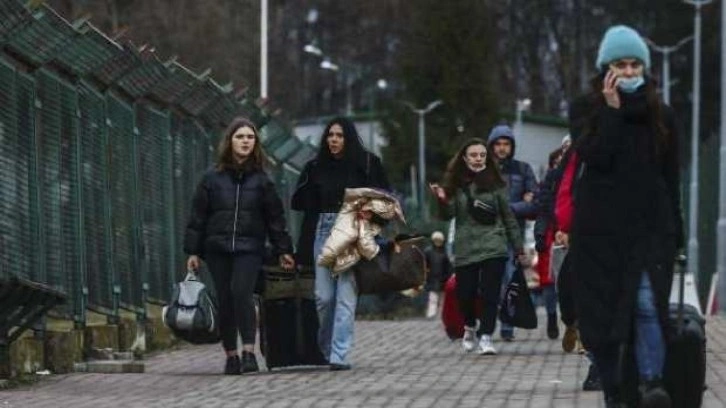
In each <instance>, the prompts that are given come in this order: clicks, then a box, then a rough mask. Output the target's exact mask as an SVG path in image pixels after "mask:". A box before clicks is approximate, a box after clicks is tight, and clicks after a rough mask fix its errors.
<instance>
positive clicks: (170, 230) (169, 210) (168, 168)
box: [163, 112, 181, 300]
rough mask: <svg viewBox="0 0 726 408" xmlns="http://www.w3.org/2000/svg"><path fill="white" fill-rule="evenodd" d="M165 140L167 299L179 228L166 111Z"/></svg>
mask: <svg viewBox="0 0 726 408" xmlns="http://www.w3.org/2000/svg"><path fill="white" fill-rule="evenodd" d="M164 123H165V125H164V133H163V137H164V141H165V142H166V143H165V145H164V149H163V151H164V167H163V168H164V171H165V176H164V177H163V180H164V192H165V194H164V196H165V198H166V200H165V204H166V205H164V207H165V208H164V210H165V219H166V227H167V231H166V235H167V245H168V251H169V254H168V259H167V268H166V269H167V273H166V275H165V276H167V282H166V285H165V286H166V288H165V289H166V290H165V291H164V292H165V293H166V299H164V300H168V299H170V298H171V289H172V286H173V284H174V280H175V275H176V273H175V271H176V268H177V265H176V252H177V249H176V234H177V230H176V228H175V226H174V206H175V203H174V200H173V197H174V184H173V183H174V161H173V157H172V153H173V148H174V143H173V141H172V136H171V114H169V113H168V112H166V119H165V120H164ZM180 204H181V203H176V205H180Z"/></svg>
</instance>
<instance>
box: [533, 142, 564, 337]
mask: <svg viewBox="0 0 726 408" xmlns="http://www.w3.org/2000/svg"><path fill="white" fill-rule="evenodd" d="M563 154H564V148H563V147H560V148H558V149H557V150H555V151H553V152H552V153H550V155H549V161H548V168H547V173H546V175H545V178H544V180H543V182H542V184H541V185H540V187H539V188H538V189H537V194H536V196H535V200H534V201H535V206H536V208H537V213H538V215H537V220H536V222H535V227H534V235H535V249H536V251H537V265H536V269H537V274H538V275H539V287H538V288H537V289H536V290H533V291H532V296H533V303H534V304H535V305H537V304H538V303H540V302H539V300H540V299H541V300H542V301H543V303H544V306H545V309H546V311H547V337H548V338H550V339H551V340H555V339H557V338H559V336H560V330H559V326H558V324H557V291H556V290H555V280H554V276H552V271H550V250H551V249H552V243H553V241H554V231H553V227H554V225H553V224H554V223H553V222H552V217H551V216H550V214H549V213H548V210H547V209H546V207H549V205H548V204H549V203H545V202H544V201H545V199H546V198H545V197H547V198H550V197H551V194H550V192H551V190H552V188H553V183H554V178H555V174H556V171H557V169H558V167H559V163H560V161H561V160H562V155H563Z"/></svg>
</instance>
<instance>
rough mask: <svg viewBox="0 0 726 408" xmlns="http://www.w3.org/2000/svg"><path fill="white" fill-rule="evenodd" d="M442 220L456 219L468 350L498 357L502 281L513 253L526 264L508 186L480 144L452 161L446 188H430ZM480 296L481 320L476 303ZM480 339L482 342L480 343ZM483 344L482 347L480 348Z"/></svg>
mask: <svg viewBox="0 0 726 408" xmlns="http://www.w3.org/2000/svg"><path fill="white" fill-rule="evenodd" d="M429 187H430V189H431V193H432V194H433V195H434V197H436V203H437V205H438V209H439V217H440V218H442V219H444V220H449V219H452V218H454V219H455V220H456V232H455V238H454V239H455V242H456V245H455V247H454V253H455V255H456V258H455V259H456V263H455V270H454V272H455V273H456V280H457V285H456V295H457V298H458V301H459V309H460V310H461V313H462V315H463V316H464V324H465V327H464V337H463V338H462V347H463V349H464V351H467V352H469V351H473V350H474V349H475V348H477V352H478V353H479V354H483V355H491V354H496V353H497V350H496V348H495V347H494V343H493V340H492V334H493V333H494V328H495V326H496V318H497V313H498V310H499V299H500V297H501V296H500V290H501V285H502V283H501V282H502V277H503V276H504V273H505V270H506V264H507V260H508V259H509V255H508V248H509V247H511V248H513V249H514V252H515V254H516V255H517V259H518V261H520V262H522V261H524V250H523V247H522V234H521V232H520V231H519V226H518V225H517V221H516V219H515V218H514V215H513V214H512V210H511V208H510V204H509V198H508V196H509V194H508V193H507V189H506V184H505V182H504V180H503V179H502V176H501V175H500V174H499V168H498V167H497V165H496V163H495V162H494V160H493V158H492V156H491V155H489V154H488V152H487V147H486V144H485V142H484V141H483V140H481V139H471V140H469V141H468V142H466V143H465V144H464V145H463V146H462V147H461V148H460V149H459V151H458V152H457V153H456V155H455V156H454V157H453V158H452V159H451V161H449V164H448V166H447V167H446V171H445V173H444V181H443V184H442V185H439V184H431V185H430V186H429ZM477 297H481V299H482V304H483V311H482V315H481V316H477V315H476V312H475V300H476V298H477ZM477 338H478V339H477ZM477 343H478V344H477Z"/></svg>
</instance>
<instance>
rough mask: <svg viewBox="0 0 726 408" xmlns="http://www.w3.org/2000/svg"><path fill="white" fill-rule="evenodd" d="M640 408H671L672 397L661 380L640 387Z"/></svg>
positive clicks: (648, 382)
mask: <svg viewBox="0 0 726 408" xmlns="http://www.w3.org/2000/svg"><path fill="white" fill-rule="evenodd" d="M640 408H671V397H670V396H669V395H668V391H666V390H665V387H663V382H662V381H661V380H660V379H655V380H652V381H646V382H644V383H642V384H641V385H640Z"/></svg>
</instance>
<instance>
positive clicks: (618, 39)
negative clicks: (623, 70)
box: [595, 25, 650, 70]
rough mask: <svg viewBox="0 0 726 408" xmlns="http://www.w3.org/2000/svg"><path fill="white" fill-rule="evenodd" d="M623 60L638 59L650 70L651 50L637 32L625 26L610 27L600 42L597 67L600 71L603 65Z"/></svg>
mask: <svg viewBox="0 0 726 408" xmlns="http://www.w3.org/2000/svg"><path fill="white" fill-rule="evenodd" d="M622 58H637V59H639V60H640V61H642V62H643V65H644V66H645V69H646V70H648V69H650V50H648V46H647V45H646V44H645V41H643V38H642V37H641V36H640V34H638V32H637V31H635V30H633V29H632V28H630V27H628V26H624V25H617V26H613V27H610V28H609V29H608V30H607V31H606V32H605V35H604V36H603V38H602V41H601V42H600V49H599V50H598V52H597V61H596V62H595V66H596V68H597V69H598V70H600V69H602V67H603V65H607V64H609V63H611V62H613V61H617V60H619V59H622Z"/></svg>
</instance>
